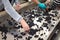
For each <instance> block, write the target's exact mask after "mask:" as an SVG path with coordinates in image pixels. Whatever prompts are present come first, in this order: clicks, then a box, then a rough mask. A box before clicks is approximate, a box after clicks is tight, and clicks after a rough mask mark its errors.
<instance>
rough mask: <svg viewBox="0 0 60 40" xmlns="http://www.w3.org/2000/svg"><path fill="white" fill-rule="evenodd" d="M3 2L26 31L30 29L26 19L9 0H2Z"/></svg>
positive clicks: (7, 10) (9, 12)
mask: <svg viewBox="0 0 60 40" xmlns="http://www.w3.org/2000/svg"><path fill="white" fill-rule="evenodd" d="M2 3H3V4H4V7H5V10H6V12H7V13H8V14H9V15H10V16H11V17H12V18H13V19H14V20H16V21H17V22H19V23H21V25H22V27H23V28H24V29H25V31H28V30H29V26H28V24H27V23H26V22H25V20H24V19H23V18H22V16H21V15H19V14H18V13H17V12H16V11H15V9H14V8H13V7H12V5H11V4H10V2H9V0H2Z"/></svg>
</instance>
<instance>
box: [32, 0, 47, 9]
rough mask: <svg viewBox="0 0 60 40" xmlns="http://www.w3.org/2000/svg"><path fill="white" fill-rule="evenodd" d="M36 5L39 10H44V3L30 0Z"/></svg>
mask: <svg viewBox="0 0 60 40" xmlns="http://www.w3.org/2000/svg"><path fill="white" fill-rule="evenodd" d="M32 1H33V2H35V3H36V4H38V6H39V8H41V9H46V5H45V4H44V3H40V2H39V1H38V0H32Z"/></svg>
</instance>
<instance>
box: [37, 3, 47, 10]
mask: <svg viewBox="0 0 60 40" xmlns="http://www.w3.org/2000/svg"><path fill="white" fill-rule="evenodd" d="M38 6H39V7H40V8H41V9H46V5H45V4H44V3H39V4H38Z"/></svg>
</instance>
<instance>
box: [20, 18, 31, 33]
mask: <svg viewBox="0 0 60 40" xmlns="http://www.w3.org/2000/svg"><path fill="white" fill-rule="evenodd" d="M20 23H21V25H22V27H23V28H24V30H25V31H27V32H28V31H29V30H30V28H29V25H28V24H27V23H26V22H25V20H24V19H22V20H21V22H20Z"/></svg>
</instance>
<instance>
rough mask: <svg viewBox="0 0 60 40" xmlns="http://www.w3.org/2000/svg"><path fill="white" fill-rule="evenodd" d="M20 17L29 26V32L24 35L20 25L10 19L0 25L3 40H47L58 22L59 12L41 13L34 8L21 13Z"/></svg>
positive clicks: (59, 18)
mask: <svg viewBox="0 0 60 40" xmlns="http://www.w3.org/2000/svg"><path fill="white" fill-rule="evenodd" d="M21 15H22V16H23V17H24V19H25V20H26V22H27V23H28V24H29V26H30V28H31V30H30V32H29V33H25V32H24V29H23V28H22V27H21V24H19V23H16V22H15V21H14V20H13V19H12V18H10V19H7V21H5V22H3V23H1V24H0V25H1V28H0V30H1V32H3V33H1V35H3V36H1V37H2V38H3V39H6V40H14V39H16V40H17V39H19V40H47V39H48V38H49V37H50V36H51V33H52V32H53V30H55V28H56V25H57V24H58V23H59V21H60V10H51V11H50V12H49V13H43V11H41V10H40V9H39V8H38V7H35V8H34V9H32V10H26V11H23V12H21ZM19 25H20V26H19ZM3 26H4V27H7V28H9V30H8V31H7V30H6V29H7V28H4V27H3ZM11 27H13V28H11ZM2 28H3V29H4V30H3V29H2ZM4 33H5V34H4ZM6 33H7V34H6ZM6 37H7V38H6Z"/></svg>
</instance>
